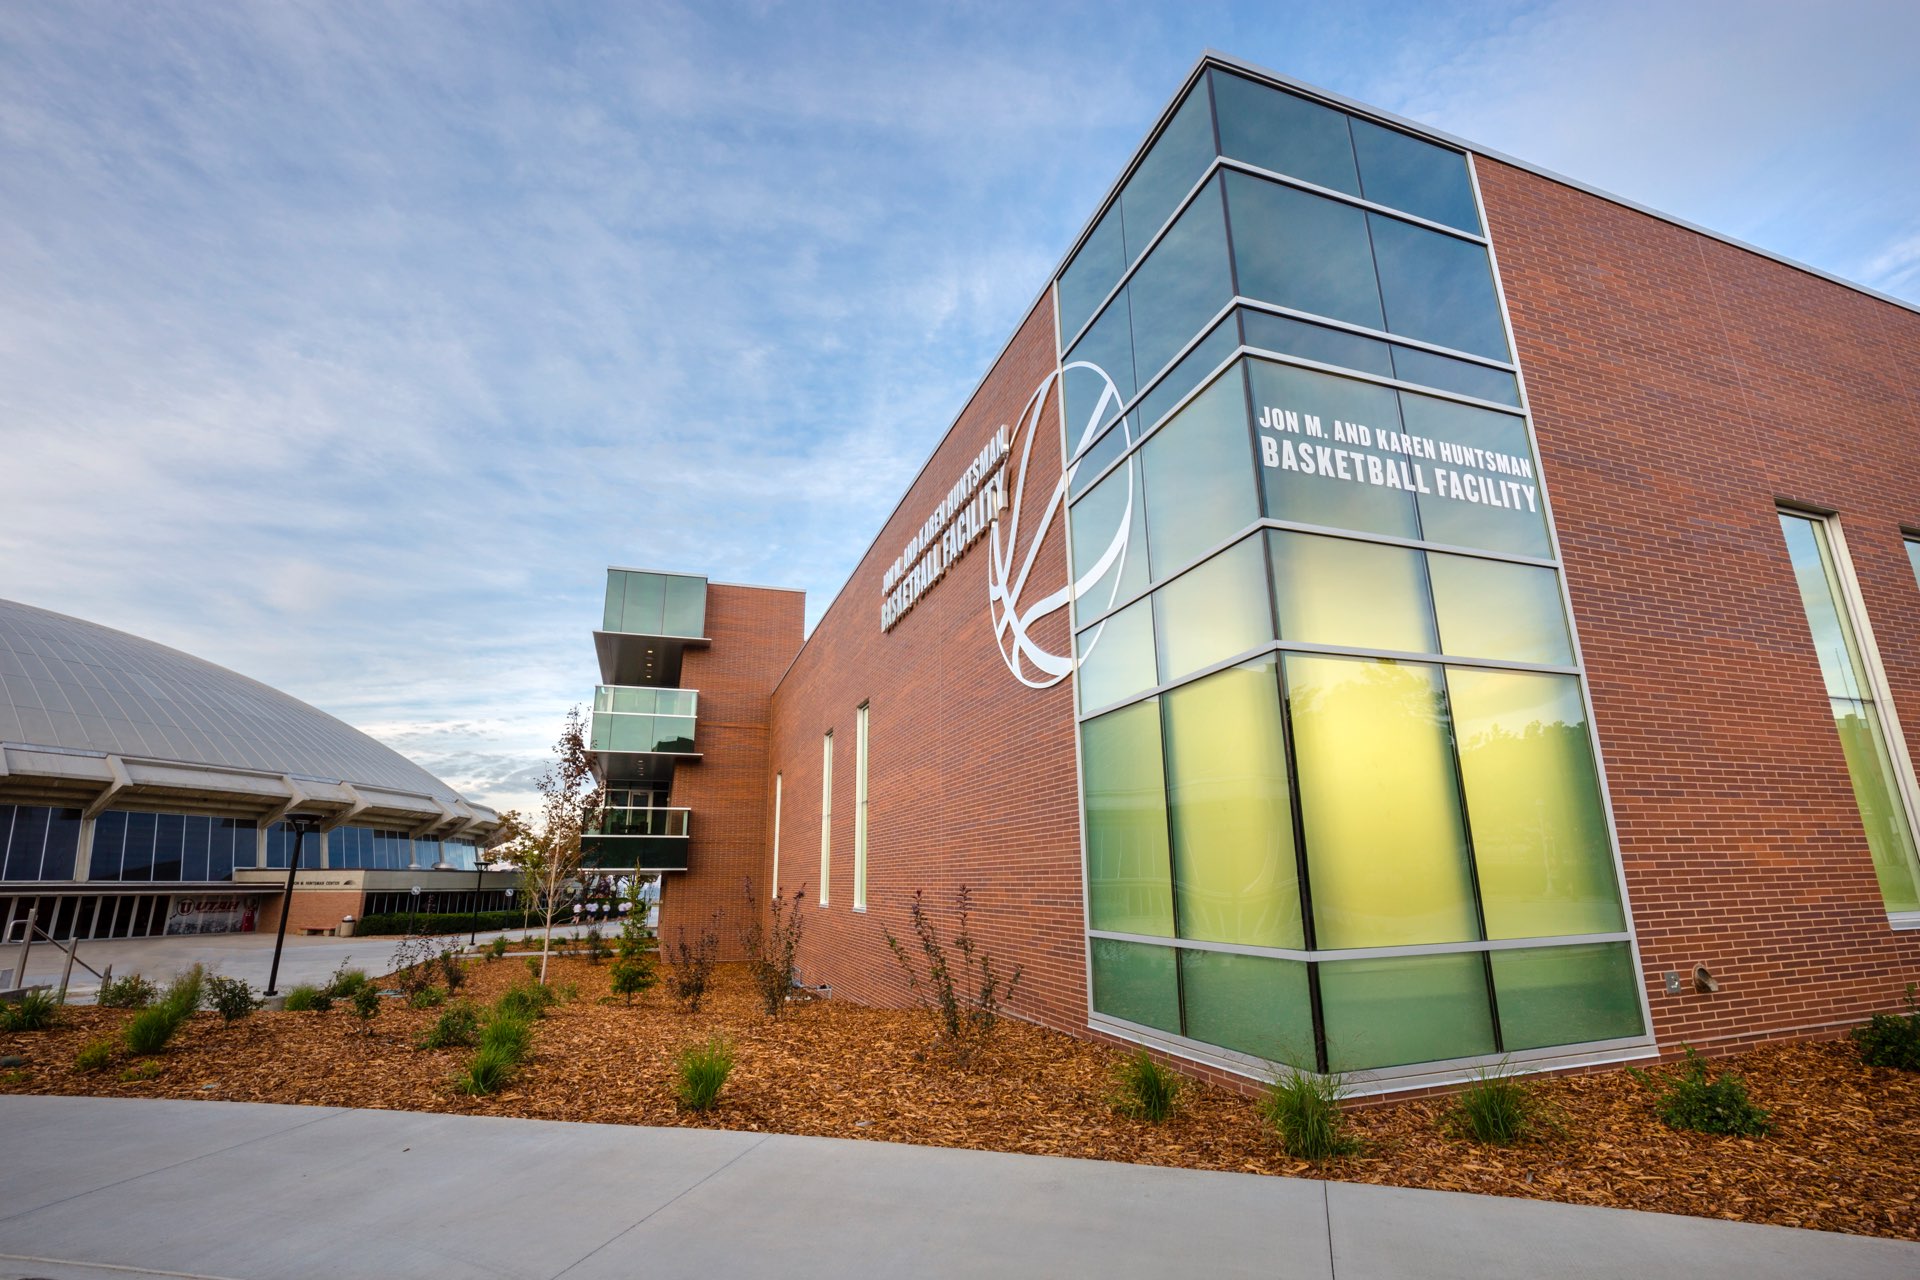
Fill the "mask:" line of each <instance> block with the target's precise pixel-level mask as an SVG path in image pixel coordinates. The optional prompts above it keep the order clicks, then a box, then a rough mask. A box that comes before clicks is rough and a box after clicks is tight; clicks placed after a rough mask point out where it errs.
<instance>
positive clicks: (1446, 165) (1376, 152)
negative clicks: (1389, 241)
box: [1353, 117, 1480, 232]
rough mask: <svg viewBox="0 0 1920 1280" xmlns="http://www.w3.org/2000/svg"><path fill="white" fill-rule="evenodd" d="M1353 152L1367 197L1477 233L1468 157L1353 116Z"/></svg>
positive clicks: (1376, 201)
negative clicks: (1358, 164) (1356, 158)
mask: <svg viewBox="0 0 1920 1280" xmlns="http://www.w3.org/2000/svg"><path fill="white" fill-rule="evenodd" d="M1353 149H1354V151H1355V153H1356V154H1357V155H1358V157H1359V162H1360V184H1361V187H1362V190H1363V192H1364V194H1365V195H1366V197H1367V199H1369V200H1371V201H1373V202H1374V203H1375V204H1384V205H1386V206H1387V207H1389V208H1392V209H1403V210H1405V211H1406V212H1408V213H1411V214H1416V215H1418V216H1419V217H1422V218H1425V219H1427V220H1428V221H1429V222H1441V223H1445V224H1446V225H1447V226H1450V227H1458V228H1460V229H1461V230H1462V231H1473V232H1478V231H1479V230H1480V215H1479V213H1478V211H1477V210H1476V209H1475V207H1474V199H1473V179H1472V178H1471V177H1469V176H1468V174H1467V158H1466V157H1465V156H1463V155H1461V154H1460V153H1459V152H1458V151H1449V150H1447V149H1446V148H1445V147H1436V146H1435V145H1434V144H1433V143H1431V142H1423V141H1422V140H1420V139H1419V138H1415V137H1412V136H1411V135H1409V134H1404V133H1401V132H1399V131H1398V130H1395V129H1388V128H1384V127H1382V126H1381V125H1377V124H1375V123H1373V122H1372V121H1371V120H1361V119H1359V118H1357V117H1356V118H1355V119H1354V122H1353Z"/></svg>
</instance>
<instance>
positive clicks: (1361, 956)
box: [1087, 929, 1629, 964]
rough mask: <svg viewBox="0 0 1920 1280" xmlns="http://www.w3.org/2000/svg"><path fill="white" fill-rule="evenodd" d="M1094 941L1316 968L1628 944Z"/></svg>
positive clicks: (1616, 937)
mask: <svg viewBox="0 0 1920 1280" xmlns="http://www.w3.org/2000/svg"><path fill="white" fill-rule="evenodd" d="M1087 936H1088V937H1090V938H1105V939H1108V940H1110V941H1114V942H1137V943H1141V944H1143V945H1146V946H1154V947H1175V948H1180V949H1183V950H1187V951H1220V952H1224V953H1226V954H1228V955H1236V956H1262V957H1265V958H1267V959H1270V960H1296V961H1302V962H1307V963H1313V964H1332V963H1338V962H1339V961H1343V960H1391V959H1394V958H1396V957H1407V956H1452V955H1465V954H1469V953H1473V952H1489V953H1491V952H1495V951H1539V950H1544V949H1547V948H1551V947H1586V946H1594V945H1598V944H1602V943H1613V942H1626V941H1628V940H1629V935H1628V934H1627V932H1626V931H1625V930H1624V929H1617V930H1613V931H1610V932H1607V933H1569V934H1555V935H1551V936H1547V937H1539V938H1481V939H1478V940H1470V941H1466V942H1418V943H1410V944H1408V945H1405V946H1394V947H1340V948H1334V949H1330V950H1326V951H1316V950H1313V949H1311V948H1307V949H1301V948H1298V947H1263V946H1258V945H1256V944H1254V943H1250V942H1205V941H1202V940H1200V939H1198V938H1179V937H1174V938H1163V937H1159V936H1157V935H1154V934H1145V933H1122V932H1120V931H1118V930H1115V929H1089V930H1087Z"/></svg>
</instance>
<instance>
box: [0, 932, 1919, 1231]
mask: <svg viewBox="0 0 1920 1280" xmlns="http://www.w3.org/2000/svg"><path fill="white" fill-rule="evenodd" d="M471 973H472V978H471V979H470V981H469V983H468V987H467V990H466V991H465V992H463V993H462V994H469V995H473V996H475V997H477V998H479V999H487V998H490V997H492V996H495V995H497V994H499V993H500V992H501V991H503V990H505V989H506V988H507V987H508V986H509V985H511V984H512V983H514V982H516V981H524V980H525V978H526V971H525V969H524V968H523V967H522V966H521V963H520V962H519V961H517V960H512V959H508V960H505V961H502V962H500V963H495V964H478V963H476V964H474V965H473V966H471ZM552 978H553V981H554V983H555V984H556V985H557V986H559V987H562V988H565V987H566V986H568V984H574V985H576V986H577V988H578V993H579V994H578V997H577V998H575V999H572V1000H569V1001H567V1002H566V1003H563V1004H561V1005H560V1006H558V1007H556V1008H554V1009H553V1010H552V1011H550V1012H549V1014H548V1016H547V1017H546V1019H545V1020H544V1021H542V1022H541V1023H540V1024H539V1025H538V1029H537V1030H536V1032H535V1037H534V1056H533V1059H532V1060H531V1061H530V1062H529V1063H528V1064H527V1065H526V1066H525V1067H524V1068H523V1069H522V1071H521V1073H520V1075H519V1076H518V1077H517V1078H516V1079H515V1081H514V1082H513V1084H512V1085H511V1086H510V1087H509V1088H508V1089H507V1090H506V1091H504V1092H501V1093H498V1094H495V1095H492V1096H490V1097H480V1098H473V1097H468V1096H466V1095H464V1094H462V1093H460V1092H458V1091H457V1090H456V1089H455V1088H454V1087H453V1083H452V1082H453V1078H454V1076H455V1074H456V1073H457V1072H458V1070H459V1068H460V1066H461V1064H462V1063H463V1061H464V1059H465V1058H466V1056H467V1053H468V1051H467V1050H462V1049H447V1050H437V1051H430V1050H424V1049H419V1048H416V1047H415V1042H416V1041H417V1040H418V1039H419V1037H420V1036H421V1034H422V1033H423V1032H424V1031H425V1030H426V1028H427V1027H428V1026H429V1025H431V1023H432V1022H433V1021H434V1019H435V1018H436V1017H437V1016H438V1010H432V1009H418V1010H417V1009H411V1008H408V1007H406V1006H405V1005H404V1003H403V1002H401V1001H399V1000H386V1001H384V1002H383V1007H382V1009H381V1012H380V1014H379V1016H378V1017H377V1018H376V1019H375V1021H374V1022H373V1024H372V1031H371V1034H370V1035H368V1034H363V1033H362V1031H361V1028H360V1025H359V1023H358V1020H357V1019H355V1017H354V1016H353V1014H352V1013H351V1012H350V1011H349V1010H347V1009H346V1007H345V1006H344V1004H336V1005H335V1007H334V1009H333V1010H332V1011H331V1012H328V1013H260V1014H256V1015H254V1016H253V1017H251V1018H249V1019H247V1020H245V1021H243V1022H239V1023H236V1024H233V1025H231V1026H227V1025H223V1024H222V1023H221V1022H220V1020H219V1018H218V1017H217V1016H215V1015H213V1014H209V1013H202V1014H199V1015H197V1016H196V1017H194V1018H193V1019H192V1021H191V1023H190V1024H189V1025H188V1026H187V1027H186V1028H185V1029H183V1030H182V1031H181V1032H180V1034H179V1035H178V1036H177V1037H176V1038H175V1040H174V1042H173V1044H171V1045H170V1046H169V1047H168V1048H167V1050H166V1052H165V1053H163V1054H161V1055H160V1056H159V1057H158V1058H157V1059H155V1061H157V1062H159V1063H160V1064H161V1070H160V1074H159V1075H158V1076H157V1077H156V1078H154V1079H152V1080H145V1081H132V1082H124V1081H122V1079H121V1074H120V1073H121V1072H122V1071H123V1070H124V1069H125V1068H126V1067H128V1066H129V1065H132V1064H133V1063H134V1062H135V1061H136V1060H134V1059H132V1058H130V1057H128V1056H127V1054H126V1052H125V1050H124V1049H121V1050H119V1051H118V1055H117V1057H116V1060H115V1062H114V1064H113V1066H112V1067H110V1068H108V1069H106V1070H103V1071H98V1072H92V1073H89V1072H83V1071H80V1070H78V1069H77V1068H76V1067H75V1066H74V1065H73V1058H74V1053H75V1051H76V1050H77V1049H79V1048H80V1046H81V1045H82V1044H84V1043H86V1042H87V1041H89V1040H92V1039H95V1038H97V1037H100V1036H103V1035H110V1034H116V1033H117V1032H118V1029H119V1028H120V1026H121V1025H122V1024H124V1023H125V1021H126V1020H127V1018H128V1017H129V1016H130V1014H129V1013H127V1012H126V1011H123V1010H114V1009H94V1008H81V1007H76V1008H72V1009H68V1010H65V1011H63V1013H62V1016H61V1020H60V1022H59V1023H58V1024H57V1025H56V1026H55V1027H54V1028H53V1029H52V1030H50V1031H44V1032H25V1033H16V1034H12V1035H0V1055H4V1054H17V1055H20V1056H21V1057H23V1058H25V1059H26V1065H25V1066H24V1067H20V1068H17V1069H0V1092H6V1093H40V1094H93V1095H100V1096H110V1097H143V1098H151V1097H162V1098H212V1099H221V1100H228V1101H238V1102H283V1103H302V1104H310V1105H316V1106H349V1107H377V1108H385V1109H395V1110H408V1111H445V1112H460V1113H467V1114H475V1115H503V1116H522V1117H529V1118H534V1119H542V1120H577V1121H596V1122H601V1123H611V1124H644V1125H687V1126H699V1127H711V1128H724V1129H745V1130H756V1131H761V1132H780V1133H800V1134H817V1135H823V1136H827V1137H836V1138H871V1139H879V1140H883V1141H889V1142H909V1143H919V1144H923V1145H930V1146H944V1147H972V1148H979V1149H984V1150H993V1151H1014V1152H1025V1153H1029V1154H1035V1155H1051V1156H1080V1157H1086V1158H1090V1159H1096V1160H1121V1161H1131V1162H1135V1163H1140V1164H1157V1165H1173V1166H1179V1167H1182V1168H1189V1169H1220V1170H1228V1171H1232V1172H1238V1173H1260V1174H1285V1175H1290V1176H1294V1177H1317V1178H1331V1179H1338V1180H1342V1181H1350V1182H1371V1183H1384V1184H1390V1185H1394V1186H1404V1187H1426V1188H1432V1189H1436V1190H1444V1191H1470V1192H1479V1193H1483V1194H1491V1195H1504V1196H1517V1197H1523V1198H1530V1199H1538V1200H1558V1201H1565V1202H1568V1203H1575V1204H1592V1205H1604V1206H1609V1207H1613V1208H1625V1209H1646V1210H1652V1211H1656V1212H1661V1213H1681V1214H1691V1215H1695V1216H1700V1217H1710V1218H1728V1219H1737V1220H1742V1221H1747V1222H1767V1223H1775V1224H1779V1225H1782V1226H1790V1227H1812V1228H1817V1229H1820V1230H1825V1231H1845V1232H1853V1233H1856V1234H1862V1235H1877V1236H1891V1237H1897V1238H1901V1239H1909V1240H1914V1239H1920V1074H1915V1073H1905V1072H1898V1071H1891V1070H1885V1069H1879V1068H1868V1067H1863V1066H1862V1065H1861V1064H1860V1062H1859V1060H1858V1059H1857V1057H1855V1055H1854V1053H1853V1051H1852V1048H1851V1046H1849V1045H1847V1044H1846V1043H1844V1042H1827V1043H1810V1044H1791V1045H1777V1046H1769V1047H1766V1048H1762V1049H1756V1050H1754V1051H1752V1052H1749V1053H1746V1054H1744V1055H1741V1056H1740V1057H1738V1058H1733V1059H1730V1060H1727V1061H1726V1062H1724V1063H1716V1064H1715V1066H1716V1068H1721V1067H1725V1068H1730V1069H1732V1070H1735V1071H1737V1072H1739V1073H1740V1074H1742V1075H1743V1076H1745V1077H1746V1080H1747V1083H1748V1086H1749V1089H1750V1091H1751V1094H1752V1096H1753V1099H1754V1101H1755V1102H1757V1103H1758V1104H1759V1105H1760V1106H1762V1107H1765V1108H1767V1109H1768V1110H1769V1111H1770V1112H1772V1117H1773V1123H1774V1132H1773V1134H1772V1135H1770V1136H1768V1137H1765V1138H1751V1139H1750V1138H1721V1137H1711V1136H1707V1135H1702V1134H1692V1133H1681V1132H1675V1131H1673V1130H1670V1129H1668V1128H1666V1126H1665V1125H1663V1124H1662V1123H1661V1122H1660V1121H1659V1119H1658V1118H1657V1117H1655V1115H1654V1113H1653V1109H1652V1103H1653V1099H1654V1097H1655V1093H1656V1090H1655V1089H1654V1088H1652V1087H1650V1086H1649V1085H1647V1084H1644V1083H1642V1082H1640V1081H1638V1080H1636V1079H1634V1078H1633V1076H1631V1075H1630V1074H1629V1073H1627V1072H1625V1071H1603V1072H1596V1073H1593V1074H1588V1075H1580V1076H1569V1077H1560V1078H1555V1079H1549V1080H1546V1081H1544V1082H1542V1083H1541V1084H1540V1085H1539V1088H1540V1089H1541V1091H1542V1093H1543V1094H1544V1096H1545V1098H1546V1099H1547V1100H1548V1102H1549V1103H1550V1105H1551V1106H1552V1107H1553V1108H1554V1110H1555V1111H1556V1113H1557V1115H1558V1118H1559V1123H1560V1126H1561V1128H1562V1130H1563V1132H1562V1133H1561V1134H1559V1135H1558V1136H1554V1137H1550V1138H1548V1139H1546V1140H1543V1141H1536V1142H1530V1143H1525V1144H1522V1145H1519V1146H1514V1147H1505V1148H1502V1147H1489V1146H1481V1145H1478V1144H1475V1143H1473V1142H1470V1141H1466V1140H1464V1139H1460V1138H1456V1137H1452V1136H1449V1134H1448V1133H1447V1131H1446V1128H1445V1126H1444V1125H1443V1123H1442V1117H1443V1116H1444V1114H1445V1112H1446V1111H1447V1109H1448V1107H1449V1105H1450V1104H1449V1102H1448V1100H1447V1099H1445V1098H1425V1099H1417V1100H1413V1101H1406V1102H1398V1103H1388V1104H1385V1105H1379V1106H1368V1107H1364V1108H1359V1109H1357V1110H1355V1111H1354V1112H1353V1113H1352V1120H1353V1125H1354V1128H1355V1130H1356V1132H1357V1134H1358V1136H1359V1137H1360V1139H1361V1141H1362V1143H1363V1148H1362V1151H1361V1153H1360V1154H1359V1155H1357V1156H1352V1157H1347V1158H1343V1159H1339V1160H1334V1161H1330V1162H1328V1163H1326V1164H1323V1165H1315V1164H1310V1163H1308V1162H1306V1161H1301V1160H1295V1159H1292V1158H1290V1157H1288V1156H1287V1155H1286V1154H1285V1152H1284V1151H1282V1150H1281V1148H1280V1145H1279V1142H1278V1140H1277V1139H1276V1138H1275V1137H1274V1136H1273V1135H1272V1132H1271V1130H1269V1129H1268V1128H1266V1127H1265V1126H1264V1125H1263V1123H1262V1122H1261V1120H1260V1118H1259V1115H1258V1113H1257V1110H1256V1107H1255V1104H1254V1102H1253V1100H1251V1099H1249V1098H1247V1097H1244V1096H1242V1095H1240V1094H1237V1093H1234V1092H1232V1091H1230V1090H1227V1089H1223V1088H1219V1087H1217V1086H1212V1085H1206V1084H1200V1083H1193V1082H1190V1083H1189V1085H1188V1087H1187V1089H1186V1090H1185V1092H1184V1093H1183V1094H1182V1097H1181V1105H1180V1109H1179V1111H1178V1113H1177V1114H1176V1115H1175V1116H1174V1118H1173V1119H1171V1120H1169V1121H1168V1122H1167V1123H1165V1124H1162V1125H1154V1124H1149V1123H1146V1122H1144V1121H1138V1120H1133V1119H1129V1118H1127V1117H1125V1116H1122V1115H1120V1114H1118V1113H1116V1112H1115V1110H1114V1108H1113V1106H1112V1102H1111V1098H1112V1094H1113V1082H1112V1073H1113V1069H1114V1065H1115V1064H1116V1063H1117V1062H1118V1061H1120V1060H1121V1058H1122V1057H1123V1055H1122V1054H1120V1053H1119V1052H1117V1051H1115V1050H1114V1049H1112V1048H1110V1047H1107V1046H1104V1045H1099V1044H1093V1043H1090V1042H1086V1041H1081V1040H1075V1039H1073V1038H1071V1037H1069V1036H1065V1035H1062V1034H1060V1033H1058V1032H1054V1031H1048V1030H1044V1029H1042V1028H1039V1027H1034V1026H1030V1025H1028V1024H1025V1023H1020V1022H1013V1021H1003V1022H1002V1024H1001V1030H1000V1032H999V1034H998V1037H997V1039H996V1041H995V1043H994V1045H993V1047H992V1048H991V1049H990V1050H989V1051H988V1053H987V1054H986V1056H985V1057H984V1058H983V1059H982V1060H981V1061H979V1062H977V1063H976V1064H975V1065H974V1067H973V1068H972V1069H971V1070H968V1071H961V1070H958V1069H956V1068H954V1067H952V1066H950V1065H949V1064H948V1063H947V1062H946V1061H945V1060H944V1059H943V1058H942V1057H940V1056H939V1055H938V1054H935V1053H931V1052H930V1051H929V1047H930V1043H931V1024H930V1022H929V1021H928V1020H927V1018H926V1016H925V1015H924V1014H922V1013H919V1012H917V1011H911V1010H886V1009H869V1008H864V1007H861V1006H859V1005H854V1004H849V1003H845V1002H838V1001H831V1000H828V1001H808V1002H804V1003H796V1004H793V1005H791V1006H790V1007H789V1008H788V1010H787V1012H786V1013H785V1015H784V1016H783V1017H782V1018H780V1019H779V1020H778V1021H774V1020H769V1019H767V1018H765V1017H763V1016H762V1015H761V1014H760V1012H759V1008H758V1004H757V1001H756V999H755V997H754V996H753V994H752V992H751V990H750V989H749V986H748V982H747V976H746V974H745V972H744V970H743V969H742V968H741V967H740V966H735V965H723V966H720V967H719V969H718V970H717V971H716V973H715V989H714V990H713V991H712V992H711V993H710V994H709V996H708V998H707V1003H706V1005H705V1006H704V1007H703V1008H702V1009H701V1011H700V1012H699V1013H697V1014H687V1013H682V1012H680V1011H679V1010H677V1009H676V1008H675V1007H674V1005H673V1002H672V1000H671V999H670V998H669V997H668V996H667V994H666V992H665V991H664V990H663V989H655V990H653V991H650V992H648V993H646V994H645V995H643V996H640V997H637V998H636V999H635V1000H634V1002H633V1003H632V1004H631V1005H627V1004H624V1003H620V1002H618V1001H617V1000H615V999H614V998H613V997H610V996H609V995H608V983H607V968H606V966H604V965H592V964H589V963H588V962H587V961H585V960H579V959H563V960H556V961H554V971H553V975H552ZM713 1035H722V1036H725V1037H726V1038H727V1039H729V1040H730V1041H731V1042H732V1043H733V1046H734V1050H735V1053H736V1056H737V1058H738V1066H737V1067H736V1068H735V1070H734V1073H733V1075H732V1076H731V1077H730V1078H729V1079H728V1081H727V1084H726V1087H725V1089H724V1091H723V1092H722V1093H721V1096H720V1102H719V1105H718V1106H717V1107H716V1108H715V1109H714V1110H713V1111H712V1112H710V1113H707V1114H704V1115H696V1114H689V1113H685V1112H681V1111H680V1110H678V1109H677V1108H676V1107H675V1105H674V1102H673V1097H672V1094H671V1092H670V1091H669V1084H670V1081H671V1078H672V1071H673V1067H672V1064H673V1059H674V1057H675V1055H676V1054H677V1053H678V1052H679V1051H680V1050H681V1049H683V1048H685V1047H687V1046H688V1045H691V1044H694V1043H698V1042H700V1041H703V1040H705V1039H706V1038H707V1037H709V1036H713Z"/></svg>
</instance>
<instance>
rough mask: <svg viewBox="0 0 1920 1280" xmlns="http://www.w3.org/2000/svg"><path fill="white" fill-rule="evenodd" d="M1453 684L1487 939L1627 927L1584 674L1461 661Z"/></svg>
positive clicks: (1451, 676)
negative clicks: (1585, 702)
mask: <svg viewBox="0 0 1920 1280" xmlns="http://www.w3.org/2000/svg"><path fill="white" fill-rule="evenodd" d="M1447 688H1448V691H1449V693H1450V695H1451V700H1452V707H1453V727H1454V734H1455V737H1456V738H1457V740H1458V742H1459V744H1460V776H1461V780H1462V781H1463V782H1464V784H1465V786H1466V793H1467V822H1468V824H1469V826H1471V827H1472V829H1473V851H1474V860H1475V862H1476V864H1477V865H1478V868H1479V872H1480V905H1481V910H1482V911H1483V912H1484V913H1485V915H1486V921H1487V936H1488V937H1489V938H1550V937H1556V936H1560V935H1564V934H1572V933H1617V932H1619V931H1621V930H1623V929H1625V928H1626V927H1627V925H1626V918H1625V916H1624V915H1622V913H1621V910H1620V891H1619V885H1618V882H1617V881H1616V879H1615V877H1614V867H1613V847H1612V844H1611V842H1610V841H1609V840H1608V838H1607V815H1606V808H1605V805H1604V804H1603V803H1602V802H1601V799H1600V777H1599V772H1598V770H1597V769H1596V768H1595V766H1594V759H1593V739H1592V736H1591V734H1590V733H1589V732H1588V727H1587V716H1586V709H1585V707H1584V705H1583V704H1582V702H1581V699H1580V681H1579V678H1578V677H1577V676H1557V675H1547V674H1543V673H1537V672H1529V671H1486V670H1478V669H1468V668H1465V667H1452V668H1449V669H1448V671H1447Z"/></svg>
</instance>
